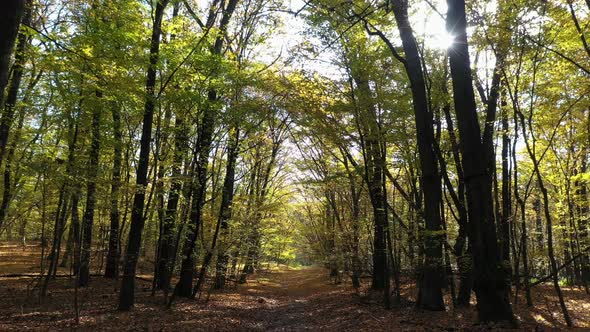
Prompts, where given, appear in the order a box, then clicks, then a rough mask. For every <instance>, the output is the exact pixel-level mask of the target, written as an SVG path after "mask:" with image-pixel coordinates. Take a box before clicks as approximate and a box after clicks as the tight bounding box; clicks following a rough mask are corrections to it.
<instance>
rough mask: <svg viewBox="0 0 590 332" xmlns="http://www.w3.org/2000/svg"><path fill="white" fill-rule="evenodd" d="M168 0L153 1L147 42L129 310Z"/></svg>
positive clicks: (124, 295) (124, 303) (123, 298)
mask: <svg viewBox="0 0 590 332" xmlns="http://www.w3.org/2000/svg"><path fill="white" fill-rule="evenodd" d="M168 1H169V0H159V1H158V2H157V4H156V11H155V15H154V24H153V27H152V36H151V44H150V63H149V66H148V71H147V78H146V84H145V90H146V100H145V108H144V112H143V127H142V131H141V141H140V149H139V162H138V164H137V175H136V180H135V186H136V188H135V195H134V197H133V208H132V210H131V225H130V228H129V240H128V243H127V249H126V252H125V262H124V263H123V280H122V283H121V290H120V292H119V310H124V311H126V310H130V309H131V307H132V306H133V303H134V300H135V298H134V297H135V270H136V267H137V259H138V255H139V249H140V246H141V234H142V231H143V226H144V224H145V220H144V218H143V212H144V211H143V210H144V206H145V191H146V187H147V184H148V181H147V180H148V179H147V172H148V166H149V159H150V158H149V157H150V142H151V138H152V121H153V119H154V109H155V106H156V93H155V91H154V90H155V86H156V72H157V64H158V58H159V52H160V35H161V34H162V18H163V16H164V10H165V9H166V5H168Z"/></svg>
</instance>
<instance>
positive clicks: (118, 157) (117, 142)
mask: <svg viewBox="0 0 590 332" xmlns="http://www.w3.org/2000/svg"><path fill="white" fill-rule="evenodd" d="M111 115H112V117H113V139H114V141H113V169H112V178H111V196H110V204H111V206H110V213H109V217H110V227H109V249H108V252H107V262H106V267H105V271H104V276H105V278H109V279H116V278H117V277H118V276H119V256H120V253H121V249H120V248H119V223H120V213H119V191H120V188H121V165H122V160H123V132H122V130H121V109H120V108H119V105H113V106H112V109H111Z"/></svg>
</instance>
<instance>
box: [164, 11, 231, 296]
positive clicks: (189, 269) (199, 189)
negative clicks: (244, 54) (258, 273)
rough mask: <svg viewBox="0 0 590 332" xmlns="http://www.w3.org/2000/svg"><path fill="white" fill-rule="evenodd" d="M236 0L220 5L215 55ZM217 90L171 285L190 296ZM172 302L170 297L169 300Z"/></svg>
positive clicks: (202, 133)
mask: <svg viewBox="0 0 590 332" xmlns="http://www.w3.org/2000/svg"><path fill="white" fill-rule="evenodd" d="M237 3H238V0H229V2H228V4H227V7H226V8H224V9H223V17H222V18H221V21H220V23H219V30H220V32H219V34H218V35H217V37H216V38H215V44H214V46H213V48H212V50H211V53H212V54H213V55H215V56H221V55H222V48H223V42H224V40H225V37H224V33H225V30H226V29H227V26H228V24H229V20H230V18H231V16H232V14H233V12H234V10H235V8H236V5H237ZM218 99H219V97H218V95H217V90H215V89H214V88H211V89H209V91H208V93H207V100H208V105H207V106H206V107H205V109H204V111H203V119H202V123H201V127H200V128H199V140H198V142H197V154H198V159H197V163H196V167H195V168H196V179H195V180H194V182H195V183H194V185H193V186H194V188H193V195H192V199H193V201H192V206H191V216H190V223H191V224H190V225H189V227H188V230H187V240H186V242H185V245H184V249H183V260H182V264H181V268H180V278H179V280H178V283H177V284H176V287H175V289H174V294H175V295H178V296H182V297H191V296H192V282H193V271H194V261H195V258H194V251H195V246H196V243H197V238H198V234H199V228H200V227H201V223H202V218H203V205H204V204H205V193H206V189H207V183H206V182H207V166H208V164H209V152H210V151H211V140H212V136H213V130H214V129H215V118H216V113H217V109H216V106H215V104H216V103H217V102H218ZM170 302H172V300H171V301H170Z"/></svg>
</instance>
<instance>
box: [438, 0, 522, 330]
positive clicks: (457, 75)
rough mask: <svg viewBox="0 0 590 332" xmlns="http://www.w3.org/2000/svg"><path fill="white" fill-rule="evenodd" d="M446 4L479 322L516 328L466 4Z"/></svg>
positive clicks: (453, 0) (454, 1)
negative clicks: (475, 88) (499, 240)
mask: <svg viewBox="0 0 590 332" xmlns="http://www.w3.org/2000/svg"><path fill="white" fill-rule="evenodd" d="M447 4H448V12H447V29H448V30H449V33H450V34H451V35H453V36H455V42H454V44H453V46H452V47H451V48H449V51H448V53H449V60H450V67H451V76H452V78H453V95H454V103H455V112H456V114H457V122H458V127H459V134H460V137H461V144H460V147H461V152H462V157H463V159H462V161H463V170H464V173H465V174H464V175H465V186H466V189H467V210H468V212H469V217H470V223H469V224H470V243H471V244H472V249H473V250H472V256H473V266H474V290H475V294H476V297H477V311H478V318H479V320H480V321H483V322H486V321H494V322H498V321H508V322H511V323H513V322H514V315H513V313H512V307H511V305H510V302H509V300H508V297H507V296H506V295H507V292H508V285H507V280H506V276H505V275H504V271H503V269H502V268H501V267H500V266H499V263H500V262H499V255H498V246H497V239H496V229H495V225H494V213H493V204H492V187H491V176H490V174H489V172H488V170H487V169H486V168H487V167H486V166H487V161H486V159H485V158H486V156H487V153H488V152H486V151H484V145H483V144H482V140H481V131H480V127H479V122H478V117H477V111H476V105H475V95H474V92H473V85H472V76H471V67H470V60H469V51H468V44H467V33H466V28H467V20H466V15H465V1H464V0H447Z"/></svg>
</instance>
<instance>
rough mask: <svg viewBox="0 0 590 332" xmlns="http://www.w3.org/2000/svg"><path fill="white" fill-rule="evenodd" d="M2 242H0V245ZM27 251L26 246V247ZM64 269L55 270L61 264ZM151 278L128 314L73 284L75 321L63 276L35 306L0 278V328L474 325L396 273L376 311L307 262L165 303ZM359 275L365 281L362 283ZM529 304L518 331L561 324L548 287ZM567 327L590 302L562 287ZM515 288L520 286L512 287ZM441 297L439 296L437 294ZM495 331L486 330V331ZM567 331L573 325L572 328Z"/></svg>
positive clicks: (98, 292) (97, 285) (141, 283)
mask: <svg viewBox="0 0 590 332" xmlns="http://www.w3.org/2000/svg"><path fill="white" fill-rule="evenodd" d="M9 247H10V249H11V250H8V249H9V248H8V247H0V258H1V261H4V262H12V261H13V260H12V258H13V256H15V255H17V254H18V255H19V256H20V257H26V258H27V260H25V261H22V262H19V263H18V264H16V263H15V264H12V265H6V264H4V265H2V264H0V266H1V267H0V271H1V272H4V273H5V274H7V273H15V274H19V273H22V274H23V275H34V274H35V273H34V272H35V267H34V266H35V264H34V263H33V261H34V260H35V259H34V257H36V252H34V251H31V250H28V251H27V252H26V255H25V254H23V252H22V250H18V247H17V246H15V245H11V246H9ZM2 248H3V249H2ZM30 248H33V247H30ZM62 272H63V273H65V271H62ZM150 279H151V276H150V275H144V276H143V277H142V279H137V282H136V302H135V306H134V308H133V310H131V311H130V312H118V311H117V310H116V300H117V298H118V292H117V286H118V283H117V282H116V281H113V280H106V279H104V278H100V277H93V278H92V280H91V285H90V287H89V288H85V289H79V294H78V298H79V308H80V323H79V325H78V324H76V321H75V311H74V298H75V297H74V294H75V293H74V291H75V288H74V287H73V281H74V280H75V279H70V278H69V277H67V276H64V277H60V278H58V279H57V280H55V281H53V282H52V284H51V287H50V289H49V294H48V297H47V298H46V299H45V300H44V301H43V303H41V304H39V302H38V297H36V296H34V295H32V294H34V292H33V293H30V289H31V287H32V285H33V284H34V283H35V280H36V278H33V277H30V276H29V277H6V276H5V277H0V298H1V299H2V301H1V302H0V331H24V330H26V331H72V330H75V331H92V332H96V331H150V332H151V331H173V332H180V331H320V330H321V331H481V330H489V328H490V327H486V326H478V325H474V322H475V321H476V313H475V310H474V307H471V308H461V309H459V308H457V309H455V308H453V307H452V306H448V307H447V310H446V311H444V312H426V311H421V310H418V309H416V308H415V306H414V305H413V303H414V302H413V301H414V296H415V294H416V288H415V284H414V283H412V282H411V279H408V278H403V280H402V281H403V286H402V297H403V299H404V302H403V304H402V305H400V306H395V307H394V308H392V309H391V310H385V309H384V308H383V305H382V304H381V303H380V300H381V298H378V299H370V298H367V297H366V292H367V287H368V283H363V287H362V288H361V289H360V290H359V291H356V290H354V289H353V288H352V286H351V284H350V281H349V278H346V277H343V280H342V281H343V283H342V284H334V282H333V281H331V280H330V279H329V278H328V271H327V270H326V269H324V268H322V267H318V266H314V267H307V268H302V269H293V268H286V267H284V266H281V268H279V269H277V268H274V267H273V268H271V269H261V270H258V271H257V273H255V274H253V275H251V276H249V278H248V281H247V283H245V284H242V285H237V286H236V285H234V284H233V283H231V282H230V284H229V285H228V287H227V289H225V290H223V291H210V290H209V287H205V288H204V292H203V293H202V294H201V296H200V298H197V299H196V300H184V299H178V300H177V302H175V303H174V305H173V308H172V309H170V310H167V309H166V305H165V300H164V297H163V295H162V293H161V292H157V293H156V294H155V296H151V281H150ZM365 281H366V280H365ZM535 289H536V291H535V292H534V293H533V296H534V299H533V300H534V303H535V306H534V307H533V308H529V307H526V305H525V303H524V298H522V294H521V297H520V299H519V304H518V305H514V308H515V313H516V314H517V316H518V317H519V320H520V321H521V329H520V330H522V331H534V330H536V329H538V330H542V331H553V330H561V329H563V328H564V322H563V321H562V320H561V316H560V315H559V311H558V310H559V308H558V307H557V301H556V298H555V295H554V292H553V290H552V288H551V286H550V285H542V286H538V288H535ZM564 291H565V292H566V296H567V299H568V306H569V308H571V309H570V310H571V311H572V315H573V317H574V319H575V322H576V325H577V327H578V329H577V330H580V331H583V330H588V328H590V305H589V304H588V301H587V295H586V294H584V292H583V291H582V290H578V289H572V288H567V289H565V288H564ZM521 293H522V292H521ZM445 300H447V303H448V300H449V299H448V297H445ZM494 330H496V329H494ZM574 330H576V329H574Z"/></svg>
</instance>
